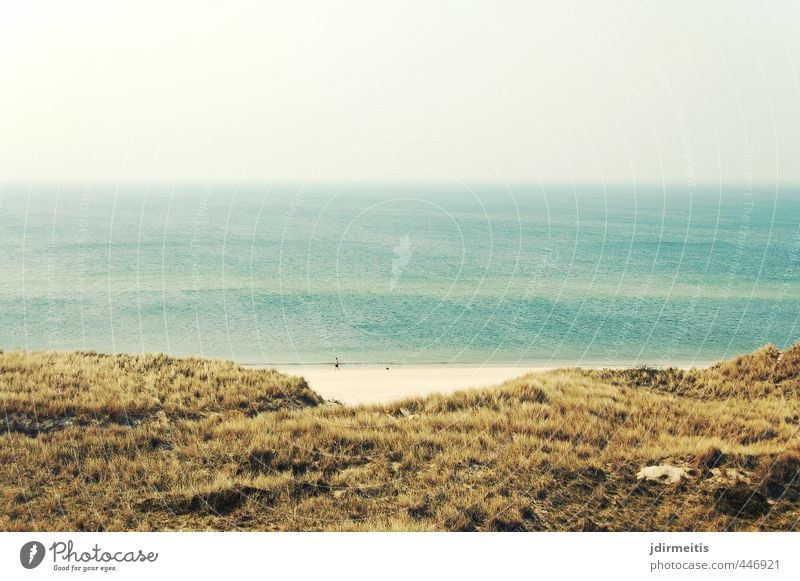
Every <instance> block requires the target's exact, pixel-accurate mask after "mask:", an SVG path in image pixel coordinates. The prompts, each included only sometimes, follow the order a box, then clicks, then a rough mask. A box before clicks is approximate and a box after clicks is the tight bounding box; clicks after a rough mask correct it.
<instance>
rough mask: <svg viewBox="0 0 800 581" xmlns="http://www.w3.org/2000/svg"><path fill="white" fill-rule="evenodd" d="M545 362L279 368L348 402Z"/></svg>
mask: <svg viewBox="0 0 800 581" xmlns="http://www.w3.org/2000/svg"><path fill="white" fill-rule="evenodd" d="M549 369H553V368H552V367H544V366H539V367H535V366H477V365H475V366H452V367H451V366H444V365H443V366H434V365H429V366H408V367H390V368H389V369H386V368H385V367H383V366H380V367H378V366H375V367H347V366H346V365H343V366H342V367H341V369H340V370H339V371H336V369H334V368H333V367H327V366H324V367H323V366H319V365H316V366H308V367H303V366H285V367H278V370H279V371H281V372H283V373H286V374H289V375H300V376H302V377H304V378H305V379H306V381H307V382H308V385H309V387H310V388H311V389H313V390H314V391H316V392H317V393H318V394H320V395H321V396H322V397H324V398H325V399H331V400H336V401H340V402H342V403H344V404H348V405H358V404H373V403H388V402H392V401H397V400H400V399H404V398H407V397H416V396H425V395H431V394H434V393H439V394H446V393H452V392H454V391H459V390H462V389H469V388H476V387H486V386H492V385H497V384H499V383H503V382H504V381H507V380H509V379H514V378H515V377H520V376H522V375H526V374H528V373H536V372H542V371H548V370H549Z"/></svg>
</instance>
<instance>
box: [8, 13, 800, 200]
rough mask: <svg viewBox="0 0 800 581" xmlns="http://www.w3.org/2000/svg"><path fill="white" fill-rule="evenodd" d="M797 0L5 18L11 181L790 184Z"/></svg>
mask: <svg viewBox="0 0 800 581" xmlns="http://www.w3.org/2000/svg"><path fill="white" fill-rule="evenodd" d="M798 21H800V5H798V4H797V3H796V2H790V1H788V0H783V1H778V2H771V3H756V2H748V1H737V2H731V3H726V4H725V5H723V6H721V5H719V4H718V3H715V2H711V1H708V0H706V1H699V2H688V1H686V2H671V3H669V4H661V3H653V2H645V3H643V2H638V1H637V2H634V1H632V0H623V1H618V2H613V3H604V4H600V3H596V2H588V1H584V2H579V1H574V0H572V1H568V2H564V3H559V4H558V5H549V4H546V3H543V4H529V3H517V2H510V3H507V4H504V5H503V6H502V9H501V8H499V7H498V6H496V5H493V4H492V3H490V2H488V1H486V0H480V1H471V2H465V3H458V4H450V3H448V2H421V1H415V2H410V3H403V4H402V5H397V6H394V5H389V6H387V5H381V6H376V5H373V4H370V3H367V2H342V3H337V4H336V6H327V5H324V4H320V3H314V2H297V3H292V4H291V5H284V4H282V3H276V2H266V3H260V2H253V1H249V0H238V1H234V2H229V3H226V4H224V5H217V4H211V3H198V2H187V1H183V0H181V1H174V2H167V3H163V2H150V1H144V2H138V3H136V4H123V3H115V2H102V1H99V0H85V1H82V2H76V3H69V4H66V3H61V2H57V1H55V0H39V1H32V2H24V3H23V2H8V3H4V4H3V5H2V7H0V67H2V70H3V71H4V78H3V91H2V92H0V185H4V184H8V183H12V182H25V183H27V182H37V183H38V182H54V183H67V182H83V183H89V182H91V183H99V182H147V181H158V182H165V181H167V182H170V181H174V182H206V183H210V182H213V183H220V182H237V181H241V182H248V183H252V182H267V181H269V182H283V183H285V182H293V183H300V182H313V183H325V182H335V183H348V182H351V181H355V182H369V181H379V182H382V183H386V182H392V181H395V182H399V181H402V182H406V183H407V182H426V183H428V182H431V181H438V182H443V183H449V184H458V183H460V182H465V183H473V182H482V183H505V182H508V183H528V184H531V183H532V184H540V183H544V184H571V183H572V182H575V183H578V184H598V183H599V184H648V183H656V184H659V185H660V184H661V183H662V182H666V183H668V184H684V185H685V186H687V187H690V188H691V187H695V186H698V187H701V186H703V185H708V184H712V185H718V184H794V183H798V182H800V166H798V164H796V162H795V159H796V153H797V151H800V81H799V80H798V62H800V38H799V37H798V36H797V35H796V34H793V32H794V31H793V24H794V23H796V22H798Z"/></svg>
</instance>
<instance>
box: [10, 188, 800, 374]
mask: <svg viewBox="0 0 800 581" xmlns="http://www.w3.org/2000/svg"><path fill="white" fill-rule="evenodd" d="M799 225H800V190H798V189H796V188H792V187H788V186H781V187H780V188H777V189H776V188H755V190H754V191H753V190H751V189H748V188H747V187H744V186H730V187H724V188H705V189H694V190H688V189H687V188H681V187H671V188H670V187H668V188H657V187H648V188H641V187H640V188H637V189H634V188H632V187H614V188H612V187H605V188H603V187H588V186H587V187H581V188H578V189H571V188H567V187H563V186H553V187H541V186H524V185H512V186H504V185H481V186H478V187H474V188H472V189H469V188H467V187H465V186H443V185H425V184H396V185H365V184H360V185H357V186H349V187H346V186H342V185H326V184H313V185H310V186H307V185H302V184H279V185H274V184H273V185H271V186H270V185H259V184H248V185H238V186H237V185H233V184H219V183H216V184H202V183H200V184H179V185H172V184H157V185H153V184H150V185H145V184H129V185H122V186H118V185H115V184H105V185H104V184H93V185H90V186H81V185H72V186H63V185H62V186H57V185H49V186H47V185H37V186H34V187H27V186H24V185H13V186H9V185H6V186H3V187H2V189H0V348H3V349H18V348H27V349H94V350H98V351H104V352H129V353H141V352H151V351H165V352H169V353H174V354H179V355H188V354H196V355H202V356H206V357H222V358H233V359H236V360H238V361H241V362H249V363H282V364H286V363H319V362H327V361H331V360H332V359H333V357H334V356H337V355H338V356H339V357H340V359H342V361H344V362H364V363H379V362H395V363H432V362H450V361H457V362H460V363H491V362H495V363H502V362H526V363H584V364H602V363H608V364H610V363H651V364H663V363H665V362H683V363H685V362H705V361H709V360H715V359H719V358H723V357H727V356H730V355H732V354H735V353H741V352H746V351H749V350H752V349H753V348H755V347H757V346H759V345H761V344H763V343H765V342H772V343H775V344H776V345H778V346H781V347H784V346H787V345H789V344H791V343H793V342H796V341H797V340H799V339H800V331H799V330H798V316H799V315H800V266H799V265H798V261H800V228H799Z"/></svg>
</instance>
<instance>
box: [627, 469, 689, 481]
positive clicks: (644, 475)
mask: <svg viewBox="0 0 800 581" xmlns="http://www.w3.org/2000/svg"><path fill="white" fill-rule="evenodd" d="M636 478H637V479H639V480H651V481H653V482H659V483H661V484H675V483H677V482H680V481H681V480H682V479H684V478H689V471H688V470H686V468H681V467H679V466H670V465H669V464H662V465H660V466H646V467H644V468H642V469H641V470H639V472H637V473H636Z"/></svg>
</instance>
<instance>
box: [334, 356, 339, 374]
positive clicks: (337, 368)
mask: <svg viewBox="0 0 800 581" xmlns="http://www.w3.org/2000/svg"><path fill="white" fill-rule="evenodd" d="M334 366H335V367H336V371H339V358H338V357H337V358H336V363H334Z"/></svg>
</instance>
